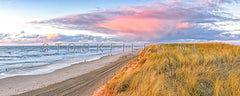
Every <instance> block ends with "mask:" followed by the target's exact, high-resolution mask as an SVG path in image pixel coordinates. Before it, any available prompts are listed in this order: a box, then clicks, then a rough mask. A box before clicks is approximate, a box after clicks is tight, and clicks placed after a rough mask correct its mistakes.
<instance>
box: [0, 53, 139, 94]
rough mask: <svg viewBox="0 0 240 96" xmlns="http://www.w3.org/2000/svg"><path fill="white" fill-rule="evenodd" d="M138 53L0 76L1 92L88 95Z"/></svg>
mask: <svg viewBox="0 0 240 96" xmlns="http://www.w3.org/2000/svg"><path fill="white" fill-rule="evenodd" d="M137 54H138V52H134V53H133V55H131V53H122V54H118V55H113V56H104V57H102V58H100V59H98V60H94V61H89V62H82V63H78V64H74V65H71V66H69V67H65V68H63V69H59V70H56V71H54V72H52V73H47V74H42V75H32V76H15V77H9V78H4V79H0V85H1V86H0V95H1V96H9V95H21V96H34V95H42V96H46V95H51V96H52V95H57V96H61V95H71V96H75V95H78V96H79V95H80V96H88V95H91V94H92V92H94V91H95V90H96V89H97V88H98V87H100V86H101V85H103V84H104V83H105V82H107V80H108V79H110V78H111V76H113V75H114V73H115V72H117V71H118V70H120V69H121V67H122V66H124V65H125V64H126V63H127V62H129V61H130V60H131V59H132V58H134V57H135V56H136V55H137ZM39 88H40V89H39ZM22 93H23V94H22Z"/></svg>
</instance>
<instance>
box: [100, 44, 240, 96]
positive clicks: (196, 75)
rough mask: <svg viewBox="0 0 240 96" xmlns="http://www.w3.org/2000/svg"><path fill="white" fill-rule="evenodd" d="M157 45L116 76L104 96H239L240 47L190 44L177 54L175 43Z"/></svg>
mask: <svg viewBox="0 0 240 96" xmlns="http://www.w3.org/2000/svg"><path fill="white" fill-rule="evenodd" d="M162 48H163V49H164V51H163V52H162V53H158V52H160V51H158V52H157V51H156V49H157V45H151V46H149V48H148V49H147V51H149V53H147V52H145V53H144V52H142V53H141V54H140V55H139V56H138V57H136V58H135V59H133V60H132V61H131V62H130V63H129V64H128V65H126V66H125V67H124V68H123V69H122V70H121V72H119V73H118V74H117V75H115V76H114V77H113V78H112V79H111V80H110V81H109V82H108V83H107V84H106V87H105V89H104V93H103V94H104V95H105V96H166V95H180V96H189V95H192V96H199V95H202V96H207V95H208V96H209V95H217V96H231V95H232V96H240V46H233V45H228V44H221V43H202V44H195V50H197V51H198V53H192V44H186V51H185V53H183V52H182V51H181V50H180V51H179V52H178V44H164V45H162Z"/></svg>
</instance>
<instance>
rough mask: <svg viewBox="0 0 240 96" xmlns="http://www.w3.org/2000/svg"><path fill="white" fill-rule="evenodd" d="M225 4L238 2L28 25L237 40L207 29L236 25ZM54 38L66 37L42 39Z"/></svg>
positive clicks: (199, 1)
mask: <svg viewBox="0 0 240 96" xmlns="http://www.w3.org/2000/svg"><path fill="white" fill-rule="evenodd" d="M226 3H228V4H233V3H238V2H237V1H234V0H184V1H163V2H153V3H150V4H146V5H139V6H121V7H119V9H115V10H114V9H112V10H104V11H100V12H91V13H83V14H75V15H68V16H63V17H59V18H53V19H50V20H43V21H33V22H28V23H29V24H48V25H50V26H53V27H56V28H63V29H69V30H90V31H92V32H96V33H104V34H111V35H115V36H118V37H120V38H124V40H129V41H134V40H147V41H156V42H159V41H178V40H192V39H194V40H202V41H214V40H239V35H238V34H231V32H229V30H221V29H212V28H211V27H212V26H215V27H216V26H217V27H219V25H217V24H216V23H218V22H239V20H240V19H239V18H238V17H235V16H233V14H230V13H227V12H225V10H227V9H226V8H224V7H221V5H222V4H226ZM203 25H208V27H206V26H203ZM226 32H228V34H226ZM0 38H1V37H0ZM56 38H57V39H58V40H61V39H64V38H67V37H64V36H62V37H59V36H58V35H51V36H47V39H46V40H54V39H56Z"/></svg>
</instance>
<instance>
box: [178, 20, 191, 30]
mask: <svg viewBox="0 0 240 96" xmlns="http://www.w3.org/2000/svg"><path fill="white" fill-rule="evenodd" d="M188 27H189V23H187V22H185V23H180V24H177V26H176V29H182V28H188Z"/></svg>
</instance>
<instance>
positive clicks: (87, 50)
mask: <svg viewBox="0 0 240 96" xmlns="http://www.w3.org/2000/svg"><path fill="white" fill-rule="evenodd" d="M139 48H142V47H141V46H134V47H133V46H101V47H99V46H93V45H91V46H89V45H88V46H0V79H2V78H7V77H13V76H20V75H38V74H46V73H50V72H53V71H55V70H57V69H61V68H64V67H67V66H70V65H73V64H81V63H80V62H87V61H92V60H97V59H100V58H101V57H103V56H108V55H116V54H120V53H123V52H129V51H132V50H135V49H139Z"/></svg>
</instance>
